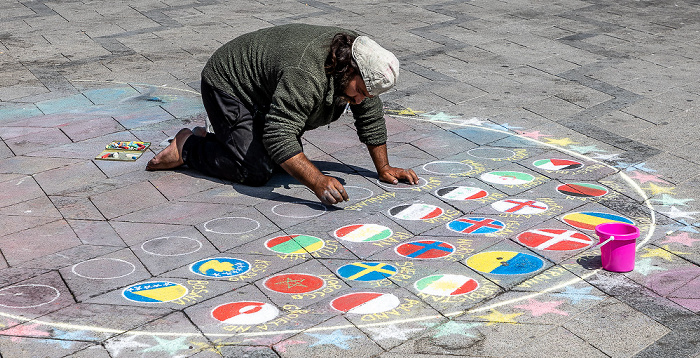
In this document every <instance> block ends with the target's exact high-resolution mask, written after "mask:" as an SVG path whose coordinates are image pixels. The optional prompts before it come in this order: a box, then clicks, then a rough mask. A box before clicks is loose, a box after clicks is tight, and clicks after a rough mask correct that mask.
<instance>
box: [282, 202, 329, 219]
mask: <svg viewBox="0 0 700 358" xmlns="http://www.w3.org/2000/svg"><path fill="white" fill-rule="evenodd" d="M289 204H311V205H309V206H320V207H321V208H323V212H321V213H319V214H314V215H309V216H293V215H282V214H279V213H277V212H276V211H275V209H276V208H277V207H278V206H281V205H289ZM270 210H271V211H272V213H273V214H275V215H277V216H281V217H283V218H294V219H307V218H315V217H317V216H321V215H323V214H325V213H326V211H328V209H326V206H325V205H323V204H319V203H314V202H313V201H294V202H291V203H281V204H277V205H275V206H273V207H272V209H270Z"/></svg>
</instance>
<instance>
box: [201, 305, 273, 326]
mask: <svg viewBox="0 0 700 358" xmlns="http://www.w3.org/2000/svg"><path fill="white" fill-rule="evenodd" d="M278 315H279V310H278V309H277V307H275V306H273V305H271V304H269V303H265V302H257V301H241V302H231V303H226V304H223V305H220V306H218V307H216V308H214V310H212V311H211V316H212V317H213V318H214V319H216V320H218V321H221V322H223V323H226V324H231V325H245V326H249V325H253V324H261V323H265V322H267V321H269V320H272V319H274V318H275V317H277V316H278Z"/></svg>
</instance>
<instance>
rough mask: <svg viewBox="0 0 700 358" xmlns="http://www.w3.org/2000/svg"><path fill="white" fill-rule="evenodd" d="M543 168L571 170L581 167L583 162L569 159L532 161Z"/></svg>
mask: <svg viewBox="0 0 700 358" xmlns="http://www.w3.org/2000/svg"><path fill="white" fill-rule="evenodd" d="M532 164H533V165H534V166H536V167H538V168H540V169H544V170H571V169H578V168H581V167H583V164H581V163H580V162H577V161H575V160H569V159H540V160H536V161H535V162H534V163H532Z"/></svg>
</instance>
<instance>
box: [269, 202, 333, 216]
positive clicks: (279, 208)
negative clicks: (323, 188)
mask: <svg viewBox="0 0 700 358" xmlns="http://www.w3.org/2000/svg"><path fill="white" fill-rule="evenodd" d="M272 212H273V213H275V214H276V215H279V216H282V217H285V218H295V219H305V218H313V217H316V216H320V215H323V213H325V212H326V206H325V205H323V204H320V203H314V202H311V201H295V202H293V203H283V204H277V205H275V206H274V207H272Z"/></svg>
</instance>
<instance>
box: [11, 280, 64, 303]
mask: <svg viewBox="0 0 700 358" xmlns="http://www.w3.org/2000/svg"><path fill="white" fill-rule="evenodd" d="M32 286H34V287H48V288H50V289H52V290H54V291H56V297H54V298H52V299H51V300H50V301H48V302H44V303H40V304H38V305H33V306H8V305H4V304H2V303H0V306H3V307H7V308H34V307H39V306H43V305H47V304H49V303H51V302H53V301H56V300H57V299H58V298H59V297H60V296H61V291H59V290H58V289H56V287H53V286H49V285H41V284H36V283H28V284H24V285H15V286H10V287H5V288H2V289H0V292H2V291H4V290H7V289H10V288H15V287H32Z"/></svg>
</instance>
